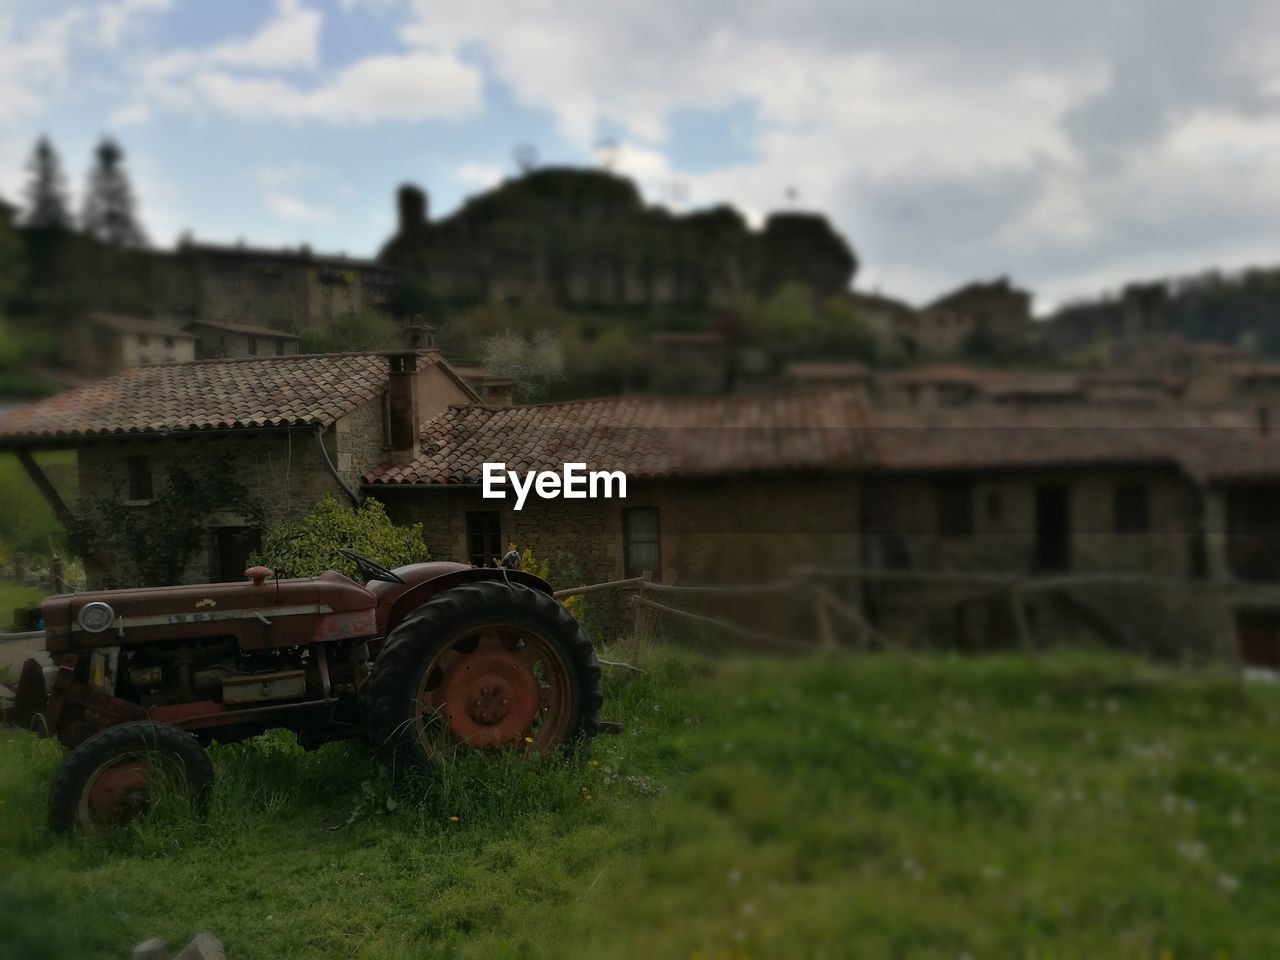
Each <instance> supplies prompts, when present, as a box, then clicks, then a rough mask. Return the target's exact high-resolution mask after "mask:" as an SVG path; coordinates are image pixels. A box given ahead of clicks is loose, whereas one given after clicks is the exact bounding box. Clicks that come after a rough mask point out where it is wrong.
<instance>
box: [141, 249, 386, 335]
mask: <svg viewBox="0 0 1280 960" xmlns="http://www.w3.org/2000/svg"><path fill="white" fill-rule="evenodd" d="M149 256H150V258H151V276H152V283H151V287H152V291H153V293H152V307H153V309H154V310H155V311H157V312H158V313H161V314H164V315H167V316H172V317H176V318H180V319H182V320H184V321H186V320H206V321H211V322H215V323H222V324H227V323H230V324H237V325H241V326H260V327H270V328H271V329H273V330H278V331H280V332H282V333H288V334H295V335H298V334H302V333H305V332H307V331H312V330H324V329H325V328H327V327H328V326H330V325H331V324H332V323H333V322H334V321H336V320H339V319H341V318H343V317H348V316H352V315H355V314H360V313H365V312H369V311H376V312H383V313H390V312H391V309H392V301H393V294H394V290H395V286H396V284H397V283H398V281H399V273H398V272H397V271H396V270H395V269H394V268H392V267H389V266H387V265H386V264H383V263H379V262H377V261H373V260H364V259H359V258H355V257H344V256H330V255H324V254H316V253H312V252H311V251H310V250H308V249H306V248H302V249H299V250H287V249H285V250H273V249H268V248H259V247H244V246H217V245H213V244H207V243H194V242H183V243H180V244H179V245H178V247H177V249H176V250H173V251H165V252H155V253H151V254H149Z"/></svg>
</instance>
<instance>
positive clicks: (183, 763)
mask: <svg viewBox="0 0 1280 960" xmlns="http://www.w3.org/2000/svg"><path fill="white" fill-rule="evenodd" d="M157 760H159V761H161V762H165V761H167V762H168V763H169V764H170V765H171V767H172V769H173V770H174V772H175V773H176V774H177V775H179V776H180V778H181V784H182V789H183V791H184V792H185V793H186V795H187V797H188V798H190V800H191V803H192V806H193V807H194V808H195V810H196V811H197V813H203V812H204V811H205V809H206V808H207V806H208V801H209V796H210V794H211V793H212V790H213V764H212V763H211V762H210V761H209V755H208V754H207V753H205V751H204V748H203V747H201V746H200V741H198V740H197V739H196V738H195V737H193V736H192V735H191V734H189V733H187V732H186V731H185V730H180V729H179V728H177V727H175V726H172V725H171V724H167V723H152V722H151V721H148V720H137V721H132V722H130V723H121V724H118V725H116V726H114V727H108V728H107V729H106V730H102V731H99V732H98V733H95V734H94V735H93V736H92V737H90V738H89V739H88V740H86V741H84V743H82V744H80V745H79V746H78V747H76V748H75V749H74V750H72V751H71V753H70V754H68V755H67V758H66V759H65V760H63V761H62V765H61V766H60V767H58V769H57V770H56V771H55V772H54V774H53V781H52V782H51V783H50V785H49V826H50V828H52V829H53V830H55V831H57V832H59V833H66V832H69V831H71V830H74V829H77V828H79V829H81V830H85V831H92V830H96V829H99V828H101V827H106V826H115V825H119V824H122V823H127V822H128V821H130V820H133V819H134V818H136V817H138V816H140V815H141V814H143V813H144V812H145V810H146V807H147V805H148V802H149V800H150V796H149V793H150V789H149V788H150V785H151V781H152V776H153V773H154V769H155V763H156V761H157Z"/></svg>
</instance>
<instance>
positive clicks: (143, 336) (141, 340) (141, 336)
mask: <svg viewBox="0 0 1280 960" xmlns="http://www.w3.org/2000/svg"><path fill="white" fill-rule="evenodd" d="M138 345H139V346H142V347H145V346H146V345H147V335H146V334H145V333H140V334H138Z"/></svg>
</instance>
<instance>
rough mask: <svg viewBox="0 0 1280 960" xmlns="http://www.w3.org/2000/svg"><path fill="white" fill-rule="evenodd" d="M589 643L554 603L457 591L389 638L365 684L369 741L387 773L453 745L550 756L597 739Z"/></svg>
mask: <svg viewBox="0 0 1280 960" xmlns="http://www.w3.org/2000/svg"><path fill="white" fill-rule="evenodd" d="M603 700H604V694H603V692H602V689H601V683H600V664H599V663H598V662H597V660H596V655H595V652H594V650H592V648H591V641H590V639H588V637H587V635H586V633H584V632H583V630H582V628H581V627H580V626H579V625H578V622H577V621H576V620H574V618H573V616H572V615H571V614H570V613H569V612H568V611H567V610H565V609H564V607H562V606H561V605H560V604H559V603H557V602H556V601H555V600H554V599H553V598H552V597H549V596H548V595H547V594H545V593H543V592H541V591H540V590H534V589H532V588H531V587H527V586H524V585H523V584H517V583H505V582H501V581H482V582H480V583H469V584H463V585H462V586H458V587H454V588H452V589H450V590H447V591H445V592H444V593H442V594H440V595H439V596H436V597H433V598H432V599H431V600H429V601H428V602H427V603H425V604H423V605H422V606H421V607H419V608H418V609H417V610H416V611H415V612H414V613H413V614H412V615H411V616H410V617H408V618H407V619H406V620H405V621H404V622H403V623H401V624H400V625H399V626H397V627H396V628H395V629H394V630H392V631H391V634H390V636H389V637H388V638H387V643H386V646H384V647H383V648H382V651H381V653H380V654H379V655H378V660H377V663H376V664H375V665H374V671H373V680H372V682H371V683H370V686H369V710H368V718H369V734H370V739H371V740H372V741H373V745H374V747H375V749H376V750H377V751H378V752H379V754H380V756H381V757H382V759H383V761H384V762H385V763H387V764H389V765H390V766H391V767H392V768H393V769H397V768H404V767H416V768H424V767H427V766H428V765H429V764H430V763H432V762H433V761H437V760H439V759H441V758H443V757H445V756H447V755H448V754H449V753H450V752H451V751H452V750H454V749H456V748H457V747H459V746H461V747H471V748H475V749H500V748H510V749H514V750H521V751H530V752H534V753H547V752H550V751H552V750H554V749H556V748H558V747H561V746H575V745H582V744H584V743H585V742H587V741H588V740H589V738H591V737H593V736H595V734H596V732H597V731H598V730H599V729H600V705H601V703H602V702H603Z"/></svg>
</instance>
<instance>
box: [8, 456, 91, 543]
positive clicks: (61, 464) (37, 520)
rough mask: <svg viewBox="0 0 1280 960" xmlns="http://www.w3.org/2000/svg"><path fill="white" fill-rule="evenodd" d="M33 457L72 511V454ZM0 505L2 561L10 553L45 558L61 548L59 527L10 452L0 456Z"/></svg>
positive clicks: (62, 539) (75, 479)
mask: <svg viewBox="0 0 1280 960" xmlns="http://www.w3.org/2000/svg"><path fill="white" fill-rule="evenodd" d="M34 458H35V461H36V463H37V464H38V465H39V466H40V467H41V469H42V470H43V471H44V472H45V475H46V476H47V477H48V478H49V480H50V482H51V483H53V485H54V488H55V489H57V491H58V493H59V494H60V495H61V497H62V500H63V502H64V503H65V504H66V505H67V506H68V507H69V508H70V509H71V510H75V508H76V498H77V494H78V491H79V477H78V476H77V474H76V455H75V451H74V450H54V451H47V452H41V453H36V454H35V455H34ZM0 503H2V504H4V509H3V510H0V547H2V548H3V551H4V558H3V559H4V561H5V562H7V559H8V554H10V553H13V552H14V551H22V552H24V553H29V554H32V555H39V556H47V555H48V554H49V553H50V552H51V551H52V550H63V549H65V541H66V532H65V531H64V530H63V528H62V524H60V523H59V522H58V518H57V517H56V516H54V513H53V508H52V507H50V506H49V504H48V502H47V501H46V500H45V499H44V497H43V496H42V495H41V493H40V491H39V490H38V489H37V488H36V485H35V484H34V483H32V482H31V478H30V477H28V476H27V474H26V471H25V470H23V469H22V464H20V463H18V458H17V457H16V456H14V455H13V454H12V453H0Z"/></svg>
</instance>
